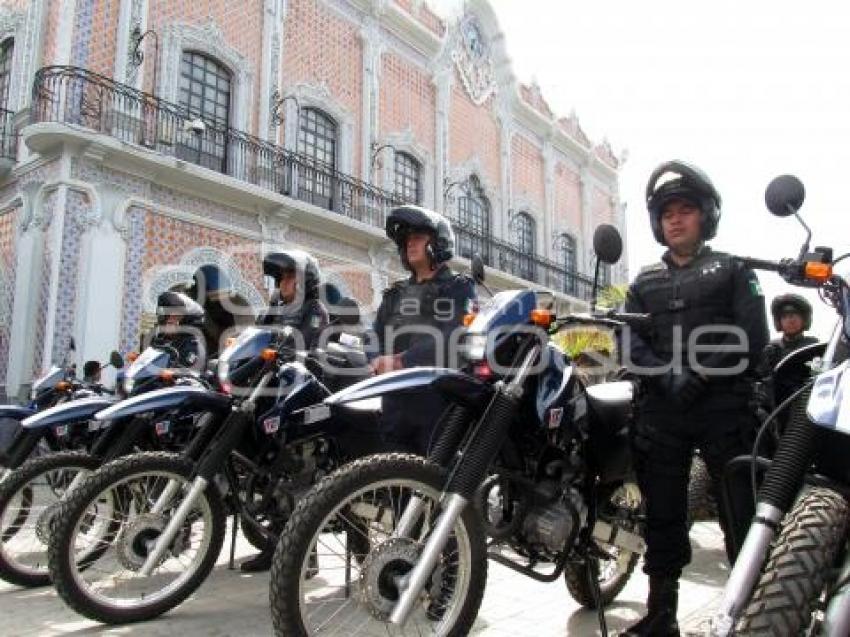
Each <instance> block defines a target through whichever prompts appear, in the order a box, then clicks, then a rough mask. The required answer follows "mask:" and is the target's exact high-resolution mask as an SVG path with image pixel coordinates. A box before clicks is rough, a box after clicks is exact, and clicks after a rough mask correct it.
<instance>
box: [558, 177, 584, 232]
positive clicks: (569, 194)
mask: <svg viewBox="0 0 850 637" xmlns="http://www.w3.org/2000/svg"><path fill="white" fill-rule="evenodd" d="M554 227H555V228H557V229H561V230H567V231H568V232H570V233H571V234H572V235H573V236H574V237H576V239H579V238H580V237H581V178H580V177H579V175H578V173H577V172H575V170H573V169H572V168H571V167H570V166H569V165H568V164H566V163H565V162H563V161H558V162H557V163H556V164H555V224H554Z"/></svg>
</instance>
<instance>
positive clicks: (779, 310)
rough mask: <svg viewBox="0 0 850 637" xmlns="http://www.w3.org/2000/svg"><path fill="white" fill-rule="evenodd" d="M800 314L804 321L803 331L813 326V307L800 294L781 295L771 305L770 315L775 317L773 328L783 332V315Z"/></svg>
mask: <svg viewBox="0 0 850 637" xmlns="http://www.w3.org/2000/svg"><path fill="white" fill-rule="evenodd" d="M792 312H793V313H796V314H799V315H800V316H801V317H802V319H803V331H806V330H808V329H809V328H810V327H811V326H812V306H811V304H810V303H809V302H808V301H807V300H806V299H804V298H803V297H802V296H800V295H799V294H780V295H779V296H777V297H776V298H775V299H773V301H772V302H771V303H770V313H771V314H772V315H773V327H774V329H776V331H777V332H781V331H782V324H781V322H780V319H781V318H782V315H783V314H788V313H792Z"/></svg>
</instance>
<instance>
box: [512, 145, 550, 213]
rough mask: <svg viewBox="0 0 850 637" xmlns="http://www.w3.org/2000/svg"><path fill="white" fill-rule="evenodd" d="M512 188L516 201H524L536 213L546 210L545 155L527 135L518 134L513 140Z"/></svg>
mask: <svg viewBox="0 0 850 637" xmlns="http://www.w3.org/2000/svg"><path fill="white" fill-rule="evenodd" d="M511 175H512V179H511V186H512V188H513V194H514V200H515V201H516V199H517V198H520V199H522V200H523V202H524V203H525V204H530V205H531V206H532V210H531V212H532V216H534V213H535V212H537V213H542V212H543V210H544V201H545V199H544V193H543V153H542V151H541V149H540V147H539V146H538V145H537V144H536V143H535V142H533V141H531V140H530V139H528V138H527V137H526V136H525V135H522V134H517V135H514V136H513V139H512V140H511Z"/></svg>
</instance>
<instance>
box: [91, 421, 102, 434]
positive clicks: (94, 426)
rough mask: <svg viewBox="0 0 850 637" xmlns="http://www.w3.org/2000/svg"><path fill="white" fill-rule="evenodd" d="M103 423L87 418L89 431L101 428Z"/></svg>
mask: <svg viewBox="0 0 850 637" xmlns="http://www.w3.org/2000/svg"><path fill="white" fill-rule="evenodd" d="M104 424H105V423H103V422H101V421H99V420H89V431H90V432H91V431H99V430H100V429H102V428H103V426H104Z"/></svg>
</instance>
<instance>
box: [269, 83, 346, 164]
mask: <svg viewBox="0 0 850 637" xmlns="http://www.w3.org/2000/svg"><path fill="white" fill-rule="evenodd" d="M286 96H292V97H295V98H296V99H297V100H298V102H297V106H296V102H295V100H291V99H289V100H286V132H285V137H284V146H285V148H287V149H288V150H291V151H293V152H294V151H296V150H298V131H299V128H300V126H301V121H300V117H299V116H298V115H299V114H300V112H301V111H304V110H306V109H308V108H314V109H317V110H319V111H322V112H323V113H325V115H327V116H328V117H330V118H332V119H333V120H334V121H335V122H336V125H337V148H336V166H334V168H335V169H336V170H338V171H340V172H343V173H347V174H349V175H352V174H354V172H353V171H352V166H353V165H354V115H353V114H352V113H351V111H349V110H348V109H346V108H345V107H344V106H343V105H342V104H341V103H340V102H339V101H337V100H335V99H334V98H333V95H332V94H331V92H330V89H328V87H327V85H325V84H321V85H315V84H295V85H294V86H291V87H290V88H289V90H287V91H286Z"/></svg>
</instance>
